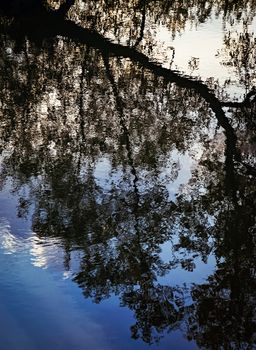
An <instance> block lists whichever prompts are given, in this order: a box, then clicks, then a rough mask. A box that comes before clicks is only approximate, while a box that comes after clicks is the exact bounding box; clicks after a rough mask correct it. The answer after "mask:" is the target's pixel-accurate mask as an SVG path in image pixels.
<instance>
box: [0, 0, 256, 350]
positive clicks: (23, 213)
mask: <svg viewBox="0 0 256 350" xmlns="http://www.w3.org/2000/svg"><path fill="white" fill-rule="evenodd" d="M18 3H19V4H22V1H17V2H16V1H13V2H10V3H9V4H8V5H7V4H5V5H1V6H0V10H1V13H2V17H1V22H0V23H1V28H2V33H1V36H0V42H1V45H0V47H1V60H0V71H1V80H0V84H1V89H0V106H1V108H0V118H1V126H0V135H1V140H0V150H1V169H0V185H1V188H4V186H5V184H6V183H8V184H9V185H10V186H11V188H12V191H13V193H15V194H17V195H18V196H19V206H18V208H17V215H18V216H19V217H22V218H26V217H27V218H29V217H30V213H31V211H32V218H31V221H32V229H33V231H34V232H35V233H36V234H37V235H38V236H40V237H42V238H43V237H58V238H59V239H60V240H61V242H62V246H63V249H64V251H65V259H64V262H63V265H64V267H63V268H64V269H67V270H69V269H71V265H72V262H71V256H72V252H73V251H79V253H80V261H79V266H78V267H77V269H75V270H74V271H73V270H72V272H73V280H74V281H75V282H76V283H77V284H78V285H79V286H80V287H81V289H82V291H83V294H84V295H85V297H86V298H91V299H92V300H93V301H95V302H96V303H99V302H101V301H102V300H103V299H106V298H109V297H110V296H111V295H113V294H115V295H118V296H119V299H120V305H121V306H123V307H128V308H129V309H130V310H132V311H133V313H134V316H135V319H136V320H135V324H134V325H132V326H131V335H132V337H133V338H134V339H138V338H140V339H142V340H143V341H145V342H147V343H153V342H157V341H159V340H160V339H161V337H163V336H164V335H165V334H166V333H168V332H170V331H171V330H176V329H182V330H183V331H184V334H185V335H186V336H187V338H188V339H189V340H192V339H193V340H195V341H196V343H197V344H198V347H199V348H205V349H245V348H246V349H253V348H255V345H256V343H255V340H256V338H255V314H256V310H255V307H256V303H255V300H256V299H255V278H256V275H255V266H254V265H255V252H256V250H255V249H256V246H255V245H256V241H255V233H256V231H255V230H256V223H255V212H256V200H255V198H256V196H255V174H256V170H255V163H256V162H255V118H254V116H255V106H256V99H255V90H254V88H253V85H254V84H255V76H254V75H253V74H254V73H252V72H253V71H254V70H255V69H254V68H255V62H254V60H253V57H254V53H255V47H254V46H255V45H254V42H255V39H254V38H253V36H252V35H250V34H249V33H248V31H246V30H247V29H246V30H244V31H242V32H241V33H239V40H238V41H237V40H234V39H231V36H230V37H229V36H227V37H226V38H225V40H224V49H223V52H222V55H223V64H226V65H228V66H232V67H233V68H234V70H235V71H236V74H237V79H238V80H239V83H240V84H243V85H244V86H245V87H246V89H245V95H244V96H242V98H241V100H242V102H238V101H231V98H230V96H229V95H228V93H225V94H224V93H223V86H221V85H220V83H219V82H218V81H214V87H215V90H216V91H215V92H216V95H215V94H214V93H213V90H212V87H213V86H212V85H213V83H212V80H210V79H209V81H208V82H206V83H203V82H202V81H200V80H195V79H192V78H189V77H187V76H182V75H181V74H179V73H177V72H175V71H171V70H168V69H165V68H163V67H161V66H160V65H157V64H156V63H154V62H151V61H150V60H149V59H148V58H147V57H148V56H146V55H149V57H150V55H151V53H152V52H153V50H154V49H156V48H157V42H155V39H154V30H153V29H154V28H157V26H159V24H160V23H162V25H164V26H166V27H167V28H169V29H170V30H171V33H172V35H173V36H174V35H176V34H177V33H179V32H180V31H182V30H183V29H184V26H185V24H186V23H192V24H194V25H198V24H199V23H202V22H204V21H206V20H207V19H208V18H210V16H212V14H217V15H219V16H222V17H223V21H224V23H225V24H226V25H228V23H234V21H237V22H239V21H244V20H245V18H246V20H247V23H250V21H252V19H253V16H254V15H255V3H254V1H248V2H247V6H244V4H243V2H242V1H236V2H228V1H217V2H216V1H215V2H213V1H191V2H190V4H189V6H187V5H186V4H187V2H182V1H157V2H155V1H154V2H153V1H149V0H147V1H129V2H124V1H121V0H120V1H107V0H105V1H103V0H102V1H97V2H90V1H83V2H79V1H77V2H74V1H66V2H60V3H57V2H56V1H52V2H51V1H49V2H48V3H45V2H39V1H37V2H33V1H31V3H29V2H27V3H26V4H27V5H26V6H27V8H24V7H22V6H21V7H18V5H17V4H18ZM35 4H37V5H35ZM11 5H12V6H11ZM21 8H22V10H21ZM24 11H25V12H24ZM29 11H32V12H33V16H34V15H35V13H37V14H38V15H39V14H40V15H41V14H42V12H44V18H43V20H46V19H47V21H48V20H49V21H51V22H49V23H51V25H52V24H53V23H55V25H56V26H57V28H58V25H59V26H60V27H61V28H65V30H68V29H70V30H72V35H71V34H70V35H68V34H67V35H59V34H60V33H58V31H55V32H54V31H53V29H52V28H50V29H49V31H47V35H46V32H45V31H43V30H41V29H42V28H40V30H41V32H40V35H41V36H40V40H39V37H38V36H35V34H34V33H31V32H30V30H31V27H30V25H31V21H32V22H33V20H31V17H30V14H29ZM103 13H104V14H105V15H104V16H103ZM10 18H12V19H10ZM33 18H34V17H33ZM50 18H51V19H50ZM28 22H29V24H28ZM75 22H76V23H78V24H75ZM17 23H22V24H24V23H25V24H26V25H25V24H24V28H25V30H24V31H22V30H23V29H24V28H23V27H22V30H21V31H20V32H18V31H17V27H15V25H16V24H17ZM41 23H42V22H41ZM46 23H48V22H46ZM120 23H122V25H120ZM66 24H67V27H66ZM32 25H33V26H34V25H35V23H34V22H33V23H32ZM51 25H50V27H51ZM13 26H14V27H13ZM10 28H12V29H11V31H10V30H9V29H10ZM13 28H15V30H13ZM77 28H78V29H77ZM152 28H153V29H152ZM76 30H77V31H76ZM83 30H89V31H83ZM96 31H97V33H100V36H96V37H97V38H98V39H99V40H102V42H104V46H103V44H102V45H101V44H99V42H100V43H102V42H101V41H99V42H98V43H92V42H91V41H92V39H91V38H95V36H94V35H96V34H95V32H96ZM49 33H50V34H49ZM53 33H55V35H53ZM61 33H62V34H63V33H64V31H62V32H61ZM66 33H67V32H66ZM86 33H87V34H86ZM32 34H34V36H33V35H32ZM75 34H77V36H74V35H75ZM82 34H86V35H87V36H88V37H87V39H86V40H85V41H83V40H82V39H81V38H82ZM90 35H92V36H90ZM97 35H98V34H97ZM103 35H104V37H103ZM102 38H108V39H111V40H112V41H109V40H107V39H106V40H105V41H103V39H102ZM90 40H91V41H90ZM113 42H114V43H113ZM115 43H118V45H116V44H115ZM124 45H125V46H124ZM120 52H121V53H120ZM209 78H210V77H209ZM222 97H223V100H222V99H221V98H222ZM248 135H249V138H248ZM166 244H168V247H169V248H168V254H167V255H168V257H166V254H163V252H164V251H165V246H166ZM212 257H214V258H215V260H216V267H215V271H213V272H212V271H210V273H211V274H210V276H209V277H208V279H207V280H206V281H205V282H204V283H201V284H194V285H185V284H184V285H178V286H177V285H175V281H171V277H170V276H171V274H170V273H171V272H172V270H173V269H175V268H176V269H183V270H186V271H189V272H191V273H192V272H193V271H194V270H195V269H196V268H197V263H198V262H203V263H205V264H207V262H208V260H209V259H210V258H212ZM169 274H170V275H169ZM188 300H189V301H188Z"/></svg>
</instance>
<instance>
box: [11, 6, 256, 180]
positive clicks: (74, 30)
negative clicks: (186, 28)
mask: <svg viewBox="0 0 256 350" xmlns="http://www.w3.org/2000/svg"><path fill="white" fill-rule="evenodd" d="M73 2H74V0H70V1H67V2H66V3H65V4H66V5H65V6H66V7H65V9H67V8H70V7H71V6H72V4H73ZM63 6H64V5H63ZM63 9H64V8H63ZM63 11H64V10H63ZM43 21H44V22H45V18H44V19H43ZM23 24H24V25H23V30H24V35H25V36H29V37H30V39H31V40H33V39H34V40H38V38H39V39H41V40H42V39H43V38H47V37H56V36H58V35H61V36H63V37H66V38H68V39H71V40H73V41H74V42H78V43H80V44H85V45H88V46H89V47H92V48H94V49H98V50H100V51H101V53H102V55H103V57H105V58H104V60H105V64H107V61H106V57H109V56H115V57H123V58H128V59H130V60H131V61H132V62H134V63H136V64H138V65H139V66H141V67H143V68H146V69H148V70H149V71H150V72H152V73H153V74H154V75H155V76H158V77H162V78H164V79H165V80H166V81H168V82H172V83H175V84H176V85H177V86H179V87H181V88H185V89H190V90H193V91H194V92H195V93H197V94H198V95H199V96H201V97H202V98H203V99H204V100H205V101H206V102H207V103H208V105H209V107H210V109H211V110H212V111H213V113H214V114H215V116H216V119H217V121H218V124H219V125H220V126H221V127H222V128H223V129H224V133H225V136H226V164H229V163H230V162H231V161H232V159H233V160H234V161H236V162H238V163H240V164H242V165H244V166H245V164H244V162H243V161H242V157H241V153H240V151H239V149H238V148H237V136H236V133H235V131H234V129H233V127H232V125H231V123H230V121H229V119H228V118H227V117H226V115H225V112H224V110H223V107H225V106H227V102H226V103H223V102H221V101H220V100H219V99H218V98H217V97H216V96H215V94H214V92H213V91H212V90H211V89H210V88H209V87H208V86H207V85H206V84H205V83H203V82H202V81H201V80H196V79H193V78H192V77H190V76H186V75H181V73H179V72H178V71H175V70H171V69H167V68H164V67H162V66H161V65H160V64H158V63H156V62H153V61H151V60H150V58H149V57H148V56H147V55H145V54H144V53H142V52H139V51H137V50H136V48H135V47H132V48H131V47H128V46H125V45H122V44H117V43H114V42H112V41H110V40H109V39H107V38H105V37H104V36H103V35H101V34H100V33H98V32H96V31H92V30H90V29H88V28H82V27H80V26H79V25H77V24H76V23H74V22H73V21H71V20H65V19H64V18H62V17H61V18H60V16H56V13H54V11H51V12H50V13H49V16H48V20H47V27H46V26H45V25H42V24H41V25H39V24H38V18H37V19H36V22H33V19H30V20H29V21H28V22H27V23H23ZM15 29H16V30H17V28H15ZM19 29H20V28H19ZM107 67H109V66H108V64H107V65H106V69H107V71H108V72H109V68H107ZM108 74H109V73H108ZM109 79H110V81H111V84H112V86H113V87H114V86H115V84H114V81H113V80H112V77H111V75H109ZM115 89H116V88H114V90H113V91H114V93H115V96H116V98H117V96H118V94H117V91H116V90H115ZM250 98H251V95H250V93H249V94H248V95H247V97H246V99H245V101H247V100H248V99H250ZM117 102H118V105H119V107H118V108H119V109H120V106H121V105H120V101H119V98H117ZM124 130H125V129H124ZM125 134H126V136H128V134H127V133H125ZM128 145H129V144H128ZM246 169H247V172H249V173H250V174H252V175H254V169H253V171H251V170H250V167H246ZM255 172H256V170H255Z"/></svg>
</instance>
